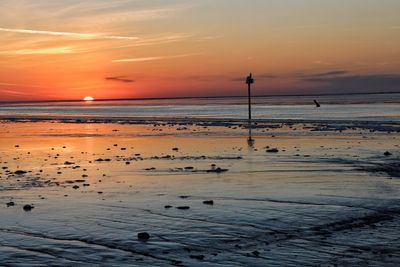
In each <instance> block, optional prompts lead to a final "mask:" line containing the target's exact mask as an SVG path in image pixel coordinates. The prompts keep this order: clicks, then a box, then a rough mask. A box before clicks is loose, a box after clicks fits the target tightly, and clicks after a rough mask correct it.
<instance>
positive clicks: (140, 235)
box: [137, 232, 150, 241]
mask: <svg viewBox="0 0 400 267" xmlns="http://www.w3.org/2000/svg"><path fill="white" fill-rule="evenodd" d="M137 237H138V239H139V240H144V241H146V240H149V239H150V234H149V233H147V232H141V233H138V234H137Z"/></svg>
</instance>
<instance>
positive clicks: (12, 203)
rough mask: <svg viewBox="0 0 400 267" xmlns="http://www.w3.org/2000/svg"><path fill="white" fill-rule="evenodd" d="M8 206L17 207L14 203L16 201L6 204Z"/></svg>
mask: <svg viewBox="0 0 400 267" xmlns="http://www.w3.org/2000/svg"><path fill="white" fill-rule="evenodd" d="M6 205H7V207H12V206H15V203H14V201H10V202H8V203H6Z"/></svg>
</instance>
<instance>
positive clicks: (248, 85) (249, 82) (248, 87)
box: [246, 73, 254, 127]
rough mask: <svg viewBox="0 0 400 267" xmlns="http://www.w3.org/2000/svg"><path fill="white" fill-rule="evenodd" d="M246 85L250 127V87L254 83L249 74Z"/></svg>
mask: <svg viewBox="0 0 400 267" xmlns="http://www.w3.org/2000/svg"><path fill="white" fill-rule="evenodd" d="M246 83H247V89H248V92H247V95H248V102H249V126H250V127H251V85H252V84H253V83H254V79H253V77H252V74H251V73H250V75H249V76H247V78H246Z"/></svg>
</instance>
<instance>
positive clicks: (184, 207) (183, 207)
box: [176, 206, 190, 210]
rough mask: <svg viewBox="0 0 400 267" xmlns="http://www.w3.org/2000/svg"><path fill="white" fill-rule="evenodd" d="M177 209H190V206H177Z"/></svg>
mask: <svg viewBox="0 0 400 267" xmlns="http://www.w3.org/2000/svg"><path fill="white" fill-rule="evenodd" d="M176 208H177V209H178V210H188V209H190V207H189V206H178V207H176Z"/></svg>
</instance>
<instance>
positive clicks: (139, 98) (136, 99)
mask: <svg viewBox="0 0 400 267" xmlns="http://www.w3.org/2000/svg"><path fill="white" fill-rule="evenodd" d="M376 94H400V92H396V91H389V92H368V93H341V94H335V93H327V94H277V95H253V96H252V97H253V98H258V97H280V96H335V95H376ZM229 97H231V98H241V97H247V95H233V96H227V95H221V96H177V97H136V98H132V97H131V98H129V97H128V98H99V99H96V98H95V99H94V100H93V102H106V101H127V100H131V101H140V100H173V99H200V98H207V99H218V98H220V99H222V98H229ZM84 101H85V100H83V99H49V100H45V99H43V100H22V101H0V104H24V103H25V104H29V103H55V102H84Z"/></svg>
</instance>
